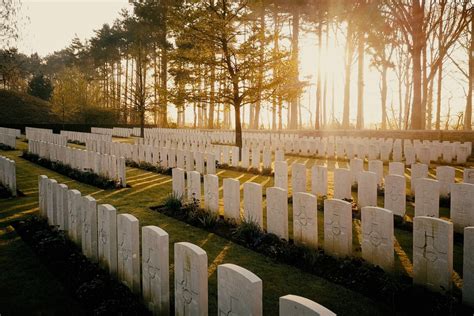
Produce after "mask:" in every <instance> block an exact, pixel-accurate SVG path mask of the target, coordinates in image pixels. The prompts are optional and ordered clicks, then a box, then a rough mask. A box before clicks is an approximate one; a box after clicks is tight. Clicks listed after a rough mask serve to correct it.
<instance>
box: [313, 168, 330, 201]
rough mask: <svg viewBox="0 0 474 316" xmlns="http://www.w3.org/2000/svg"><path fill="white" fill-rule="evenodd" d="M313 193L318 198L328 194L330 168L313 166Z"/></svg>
mask: <svg viewBox="0 0 474 316" xmlns="http://www.w3.org/2000/svg"><path fill="white" fill-rule="evenodd" d="M311 193H313V194H314V195H316V196H318V195H319V196H325V195H327V194H328V168H327V167H326V166H317V165H315V166H313V167H312V168H311Z"/></svg>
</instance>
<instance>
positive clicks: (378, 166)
mask: <svg viewBox="0 0 474 316" xmlns="http://www.w3.org/2000/svg"><path fill="white" fill-rule="evenodd" d="M369 171H370V172H374V173H375V174H376V175H377V185H378V186H379V187H381V186H382V183H383V162H382V161H381V160H369Z"/></svg>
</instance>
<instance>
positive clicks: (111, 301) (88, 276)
mask: <svg viewBox="0 0 474 316" xmlns="http://www.w3.org/2000/svg"><path fill="white" fill-rule="evenodd" d="M12 225H13V227H14V228H15V230H16V231H17V232H18V234H19V235H20V236H21V238H22V239H23V240H24V241H25V242H26V243H27V244H28V245H29V246H30V247H31V248H32V249H33V251H34V252H35V253H36V255H37V256H38V257H39V258H40V260H41V261H42V262H43V264H44V265H45V266H46V267H47V268H48V270H49V271H51V273H52V274H54V275H55V276H56V277H57V278H58V279H59V280H60V282H61V283H62V284H63V286H64V287H65V288H66V289H67V291H68V292H70V293H71V295H72V296H73V297H74V298H75V299H76V300H77V301H78V302H79V303H80V304H81V305H82V307H83V308H84V309H85V310H86V312H87V314H92V315H149V314H150V313H149V312H148V310H147V309H146V308H145V306H144V305H143V304H142V303H141V301H140V298H139V297H137V296H136V295H134V294H133V293H132V292H131V291H130V289H129V288H128V287H127V286H126V285H124V284H122V283H121V282H119V281H118V280H116V279H114V278H113V277H112V276H111V275H110V274H109V273H108V272H107V271H105V270H103V269H102V268H100V267H99V265H98V264H95V263H92V262H90V261H89V260H88V259H87V258H86V257H85V256H84V255H83V254H82V253H81V251H80V249H79V248H78V247H77V246H76V245H75V244H74V243H73V242H72V241H70V240H69V239H68V238H67V237H66V236H65V234H64V232H63V231H59V230H57V229H56V228H54V227H51V226H49V225H48V223H47V221H46V220H45V219H43V218H40V217H37V216H32V217H29V218H28V219H26V220H24V221H17V222H13V223H12Z"/></svg>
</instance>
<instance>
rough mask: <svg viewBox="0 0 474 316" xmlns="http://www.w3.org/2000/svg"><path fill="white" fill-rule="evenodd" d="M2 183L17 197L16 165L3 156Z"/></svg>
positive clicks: (0, 172)
mask: <svg viewBox="0 0 474 316" xmlns="http://www.w3.org/2000/svg"><path fill="white" fill-rule="evenodd" d="M0 183H1V184H2V185H3V186H4V187H6V188H7V189H8V190H9V191H10V193H11V194H12V195H13V196H16V164H15V161H14V160H11V159H9V158H7V157H3V156H0Z"/></svg>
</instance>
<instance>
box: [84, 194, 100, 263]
mask: <svg viewBox="0 0 474 316" xmlns="http://www.w3.org/2000/svg"><path fill="white" fill-rule="evenodd" d="M81 218H82V232H81V238H82V241H81V246H82V253H83V254H84V255H85V256H86V257H87V258H89V260H91V261H92V262H97V259H98V257H97V246H98V245H97V202H96V200H95V199H94V198H93V197H91V196H89V195H88V196H83V197H82V201H81Z"/></svg>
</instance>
